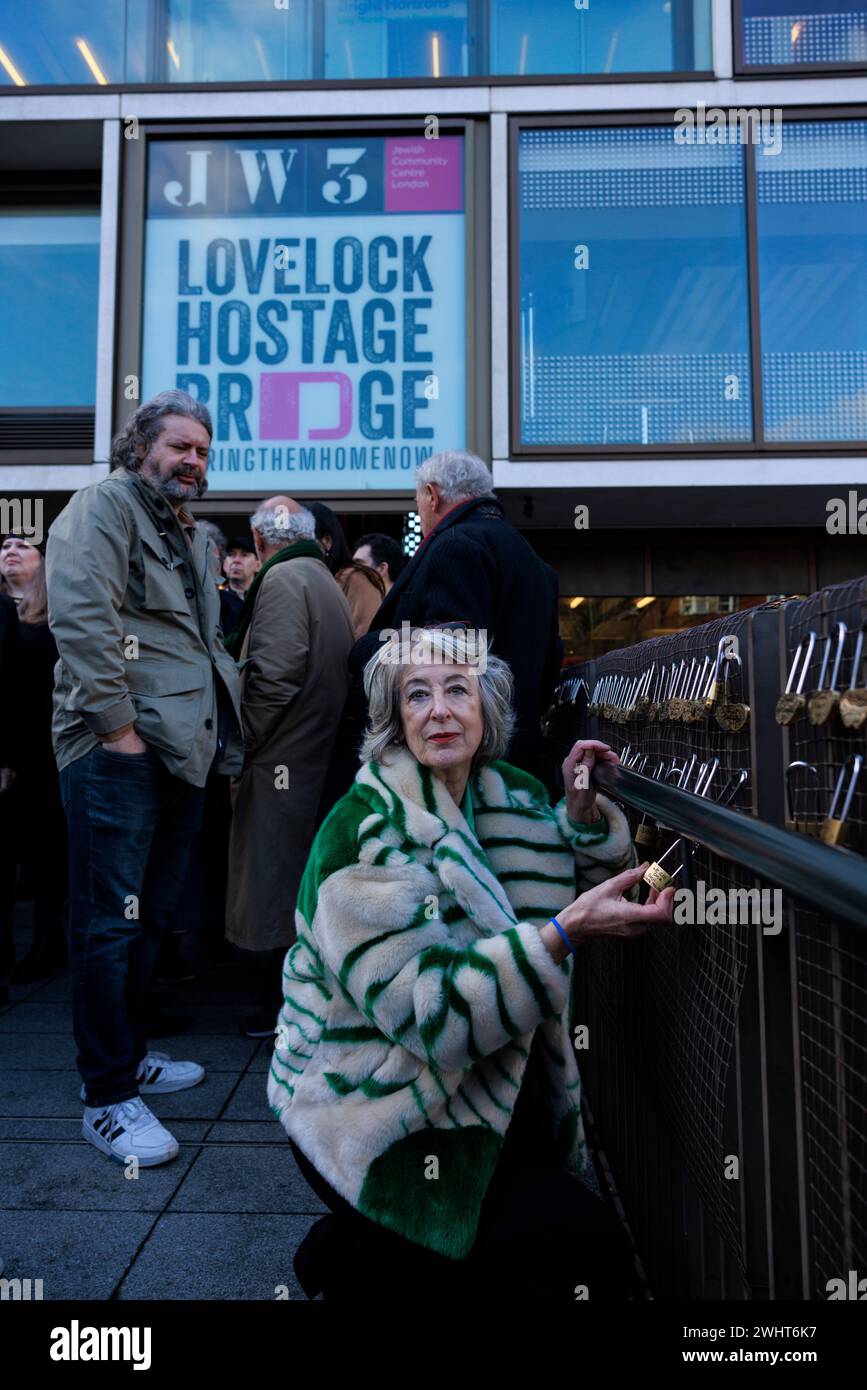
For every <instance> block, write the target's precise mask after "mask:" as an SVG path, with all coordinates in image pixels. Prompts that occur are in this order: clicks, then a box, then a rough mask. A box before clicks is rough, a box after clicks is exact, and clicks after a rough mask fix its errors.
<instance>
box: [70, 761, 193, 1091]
mask: <svg viewBox="0 0 867 1390" xmlns="http://www.w3.org/2000/svg"><path fill="white" fill-rule="evenodd" d="M60 790H61V796H62V800H63V808H64V810H65V812H66V819H67V823H68V826H69V977H70V985H71V989H72V1019H73V1031H74V1034H75V1041H76V1044H77V1046H78V1069H79V1071H80V1072H81V1076H82V1080H83V1081H84V1084H85V1087H86V1094H87V1104H88V1105H114V1104H115V1102H117V1101H122V1100H129V1099H131V1098H132V1097H133V1096H137V1095H138V1084H137V1082H136V1072H137V1070H138V1066H139V1063H140V1062H141V1060H142V1058H143V1057H144V1055H145V1052H146V1051H147V1040H146V1037H145V1033H144V1026H143V1013H144V1001H145V995H146V993H147V991H148V989H149V987H150V984H151V981H152V978H153V972H154V965H155V963H156V956H157V951H158V950H159V944H160V939H161V935H162V933H163V932H164V931H166V930H167V929H168V928H169V927H170V925H171V920H172V915H173V913H174V910H175V907H176V905H177V902H178V899H179V897H180V894H181V890H182V888H183V885H184V878H185V876H186V872H187V863H188V860H189V852H190V844H191V842H192V840H193V837H194V835H195V834H196V832H197V831H198V829H199V827H200V825H201V820H202V806H203V802H204V790H203V789H202V788H200V787H193V786H190V784H189V783H188V782H182V781H181V780H180V778H178V777H173V776H172V775H171V773H170V772H168V770H167V769H166V767H165V766H164V764H163V763H162V761H161V760H160V758H159V757H158V755H157V754H156V753H155V752H154V751H153V749H150V748H149V749H148V750H147V751H146V752H145V753H114V752H111V751H110V750H109V749H106V748H103V747H101V746H98V747H96V748H93V749H91V751H90V752H89V753H85V754H84V756H83V757H81V758H77V759H76V760H75V762H74V763H70V764H69V766H68V767H65V768H64V769H63V770H62V772H61V774H60Z"/></svg>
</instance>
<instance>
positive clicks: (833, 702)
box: [807, 623, 849, 728]
mask: <svg viewBox="0 0 867 1390" xmlns="http://www.w3.org/2000/svg"><path fill="white" fill-rule="evenodd" d="M848 631H849V629H848V628H847V627H846V624H845V623H838V624H837V650H836V652H835V654H834V668H833V670H832V672H831V678H830V680H829V682H828V684H827V686H826V685H825V675H826V672H827V670H828V662H829V659H830V656H831V643H832V641H833V638H832V637H831V634H830V633H829V634H828V637H827V639H826V642H825V655H824V656H823V657H822V669H821V671H820V672H819V684H818V687H817V689H816V690H814V691H813V692H812V693H811V694H810V695H809V696H808V697H807V714H808V715H809V717H810V723H811V724H812V725H814V727H816V728H821V726H822V725H824V724H827V723H828V720H829V719H830V718H831V716H832V714H834V713H835V711H836V709H837V706H838V705H839V703H840V692H839V691H838V689H837V681H838V679H839V677H840V662H841V661H842V659H843V649H844V647H845V645H846V634H847V632H848Z"/></svg>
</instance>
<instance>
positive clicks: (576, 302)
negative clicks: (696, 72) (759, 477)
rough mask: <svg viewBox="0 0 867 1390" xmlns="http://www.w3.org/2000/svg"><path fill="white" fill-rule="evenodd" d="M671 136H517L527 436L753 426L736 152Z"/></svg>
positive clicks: (638, 435)
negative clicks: (683, 141) (685, 141)
mask: <svg viewBox="0 0 867 1390" xmlns="http://www.w3.org/2000/svg"><path fill="white" fill-rule="evenodd" d="M674 135H675V125H674V123H672V125H670V126H641V127H632V126H624V127H617V128H586V129H581V128H579V129H559V130H557V129H555V130H552V129H541V128H538V129H537V128H526V129H523V130H522V131H521V132H520V136H519V140H520V145H519V186H520V207H519V228H518V237H519V256H520V271H519V274H520V322H519V325H518V327H519V334H520V337H519V361H520V412H521V442H522V443H523V444H525V445H529V446H536V447H540V446H545V445H576V446H589V445H629V446H633V445H661V444H669V443H677V444H699V443H725V442H732V441H738V440H748V439H750V438H751V437H752V418H751V408H750V389H749V381H750V350H749V325H748V310H747V269H746V267H747V254H746V236H745V214H744V165H743V159H744V152H743V150H742V149H741V148H740V147H739V145H737V144H735V143H732V144H715V145H710V144H699V143H697V142H696V143H694V144H685V143H680V144H679V143H677V142H676V140H675V138H674Z"/></svg>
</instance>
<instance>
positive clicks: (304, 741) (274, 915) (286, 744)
mask: <svg viewBox="0 0 867 1390" xmlns="http://www.w3.org/2000/svg"><path fill="white" fill-rule="evenodd" d="M352 643H353V628H352V615H351V613H350V610H349V605H348V603H347V602H346V599H345V598H344V596H343V594H342V593H341V591H340V588H339V586H338V585H337V584H336V583H335V581H334V579H333V578H332V576H331V574H330V573H329V571H328V569H327V567H326V565H325V563H324V561H322V560H317V559H314V558H313V557H312V556H297V557H296V558H294V559H291V560H285V561H283V562H282V563H281V564H279V565H275V566H274V568H273V569H272V570H270V571H269V572H268V574H266V576H265V578H264V579H263V581H262V585H261V588H260V589H259V592H258V594H257V595H256V607H255V610H254V613H253V620H252V622H251V624H250V627H249V629H248V631H247V635H246V637H245V639H244V645H243V647H242V648H241V654H240V666H241V710H242V715H243V720H244V741H245V745H246V750H247V752H246V760H245V765H244V771H243V773H242V774H241V776H240V777H239V778H238V779H237V780H236V781H234V782H233V815H232V835H231V842H230V847H229V887H228V894H227V898H226V935H227V937H228V939H229V941H231V942H234V944H235V945H236V946H241V947H243V948H245V949H246V950H248V951H266V950H276V949H278V948H285V947H287V946H289V945H291V943H292V942H293V941H294V940H295V895H296V892H297V890H298V884H299V883H300V881H301V875H302V873H303V871H304V866H305V864H306V862H307V854H308V851H309V849H310V846H311V844H312V842H313V834H314V821H315V817H316V812H317V810H318V808H319V800H320V797H321V794H322V788H323V784H324V781H325V774H326V772H327V770H328V762H329V758H330V756H331V749H332V745H333V743H334V738H335V735H336V733H337V726H338V722H339V720H340V717H341V715H342V713H343V706H344V702H345V700H346V694H347V690H348V688H349V667H348V659H349V652H350V650H351V648H352Z"/></svg>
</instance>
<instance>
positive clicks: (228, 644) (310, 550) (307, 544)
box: [223, 540, 325, 661]
mask: <svg viewBox="0 0 867 1390" xmlns="http://www.w3.org/2000/svg"><path fill="white" fill-rule="evenodd" d="M299 555H309V556H312V558H313V559H314V560H322V563H323V564H325V561H324V559H323V557H322V550H321V548H320V547H319V546H318V545H317V543H316V541H310V540H300V541H293V542H292V544H291V545H284V547H283V549H282V550H278V551H277V554H276V555H272V556H271V559H270V560H266V561H265V563H264V565H263V566H262V568H261V569H260V570H259V572H258V574H257V575H256V576H255V578H254V579H253V582H252V584H251V585H250V587H249V589H248V590H247V593H246V595H245V598H244V607H243V608H242V609H241V616H240V618H239V619H238V626H237V627H235V628H233V629H232V631H231V632H230V633H228V634H227V636H226V637H224V639H223V642H224V645H225V648H226V651H227V652H228V653H229V654H230V656H233V657H234V658H235V660H236V661H237V660H238V657H239V656H240V655H241V648H242V647H243V645H244V638H245V637H246V635H247V628H248V627H249V626H250V623H251V622H252V621H253V608H254V606H255V603H256V595H257V593H258V592H259V585H260V584H261V583H262V580H263V579H264V578H265V575H266V574H267V573H268V571H269V570H270V569H273V568H274V566H275V565H281V564H282V563H283V561H284V560H295V559H297V558H298V556H299Z"/></svg>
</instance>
